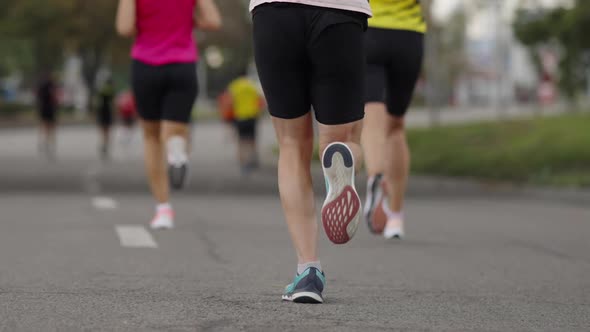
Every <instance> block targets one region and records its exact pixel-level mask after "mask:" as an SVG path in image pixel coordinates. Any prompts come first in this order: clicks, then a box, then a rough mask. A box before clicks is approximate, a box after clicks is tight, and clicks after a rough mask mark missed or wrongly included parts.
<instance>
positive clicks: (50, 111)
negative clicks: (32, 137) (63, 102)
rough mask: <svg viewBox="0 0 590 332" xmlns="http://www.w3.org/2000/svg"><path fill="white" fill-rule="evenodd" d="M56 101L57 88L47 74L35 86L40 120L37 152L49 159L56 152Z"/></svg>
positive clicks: (49, 74)
mask: <svg viewBox="0 0 590 332" xmlns="http://www.w3.org/2000/svg"><path fill="white" fill-rule="evenodd" d="M57 99H58V98H57V87H56V84H55V81H54V80H53V76H52V74H51V73H49V72H48V73H46V74H44V75H43V77H42V78H41V80H40V82H39V85H38V86H37V110H38V112H39V120H40V133H39V152H41V154H43V155H44V156H45V157H47V158H49V159H53V158H55V152H56V138H55V131H56V124H57V108H58V101H57Z"/></svg>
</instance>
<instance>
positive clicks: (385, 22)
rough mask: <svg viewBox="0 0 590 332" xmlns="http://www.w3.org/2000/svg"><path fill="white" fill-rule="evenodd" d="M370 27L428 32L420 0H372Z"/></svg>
mask: <svg viewBox="0 0 590 332" xmlns="http://www.w3.org/2000/svg"><path fill="white" fill-rule="evenodd" d="M370 3H371V9H372V10H373V17H372V18H370V19H369V27H372V28H381V29H392V30H410V31H416V32H421V33H424V32H426V22H425V21H424V16H423V15H422V6H421V5H420V0H371V2H370Z"/></svg>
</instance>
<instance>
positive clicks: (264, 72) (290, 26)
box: [252, 3, 311, 119]
mask: <svg viewBox="0 0 590 332" xmlns="http://www.w3.org/2000/svg"><path fill="white" fill-rule="evenodd" d="M301 10H302V8H300V7H297V6H293V5H289V4H278V3H277V4H265V5H261V6H259V7H257V8H256V9H255V10H254V12H253V14H252V15H253V16H252V21H253V35H254V58H255V61H256V68H257V70H258V76H259V77H260V83H261V84H262V89H263V90H264V95H265V97H266V101H267V105H268V109H269V112H270V114H271V115H272V116H273V117H276V118H281V119H295V118H298V117H301V116H303V115H305V114H307V113H308V112H309V111H310V106H311V102H310V98H309V93H308V91H309V63H308V61H307V58H306V53H305V24H304V23H305V22H304V20H303V18H302V16H303V14H302V13H301Z"/></svg>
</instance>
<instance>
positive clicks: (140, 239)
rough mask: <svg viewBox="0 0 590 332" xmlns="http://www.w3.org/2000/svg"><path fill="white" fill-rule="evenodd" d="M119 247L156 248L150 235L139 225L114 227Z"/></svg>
mask: <svg viewBox="0 0 590 332" xmlns="http://www.w3.org/2000/svg"><path fill="white" fill-rule="evenodd" d="M115 229H116V231H117V235H119V241H120V242H121V246H123V247H128V248H157V247H158V244H157V243H156V241H155V240H154V238H153V237H152V235H151V234H150V233H149V232H148V231H147V230H146V229H145V227H143V226H141V225H116V226H115Z"/></svg>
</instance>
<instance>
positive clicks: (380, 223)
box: [362, 0, 426, 239]
mask: <svg viewBox="0 0 590 332" xmlns="http://www.w3.org/2000/svg"><path fill="white" fill-rule="evenodd" d="M371 8H372V10H373V17H372V18H371V19H369V29H368V30H367V33H366V35H365V51H366V52H367V67H366V93H365V98H366V99H365V102H366V104H365V121H364V124H363V133H362V146H363V151H364V155H365V165H366V168H367V173H368V175H369V182H368V184H367V201H366V203H365V217H366V220H367V222H368V225H369V229H370V230H371V231H372V232H373V233H376V234H383V235H384V236H385V237H386V238H388V239H389V238H401V237H403V235H404V227H403V226H404V215H403V212H402V210H403V201H404V195H405V190H406V182H407V179H408V173H409V164H410V154H409V149H408V145H407V143H406V134H405V131H404V115H405V114H406V111H407V110H408V107H409V105H410V102H411V100H412V95H413V93H414V87H415V85H416V81H417V80H418V76H419V75H420V70H421V67H422V56H423V49H424V46H423V39H424V33H425V32H426V22H425V20H424V17H423V13H422V5H421V4H420V1H419V0H371Z"/></svg>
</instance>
